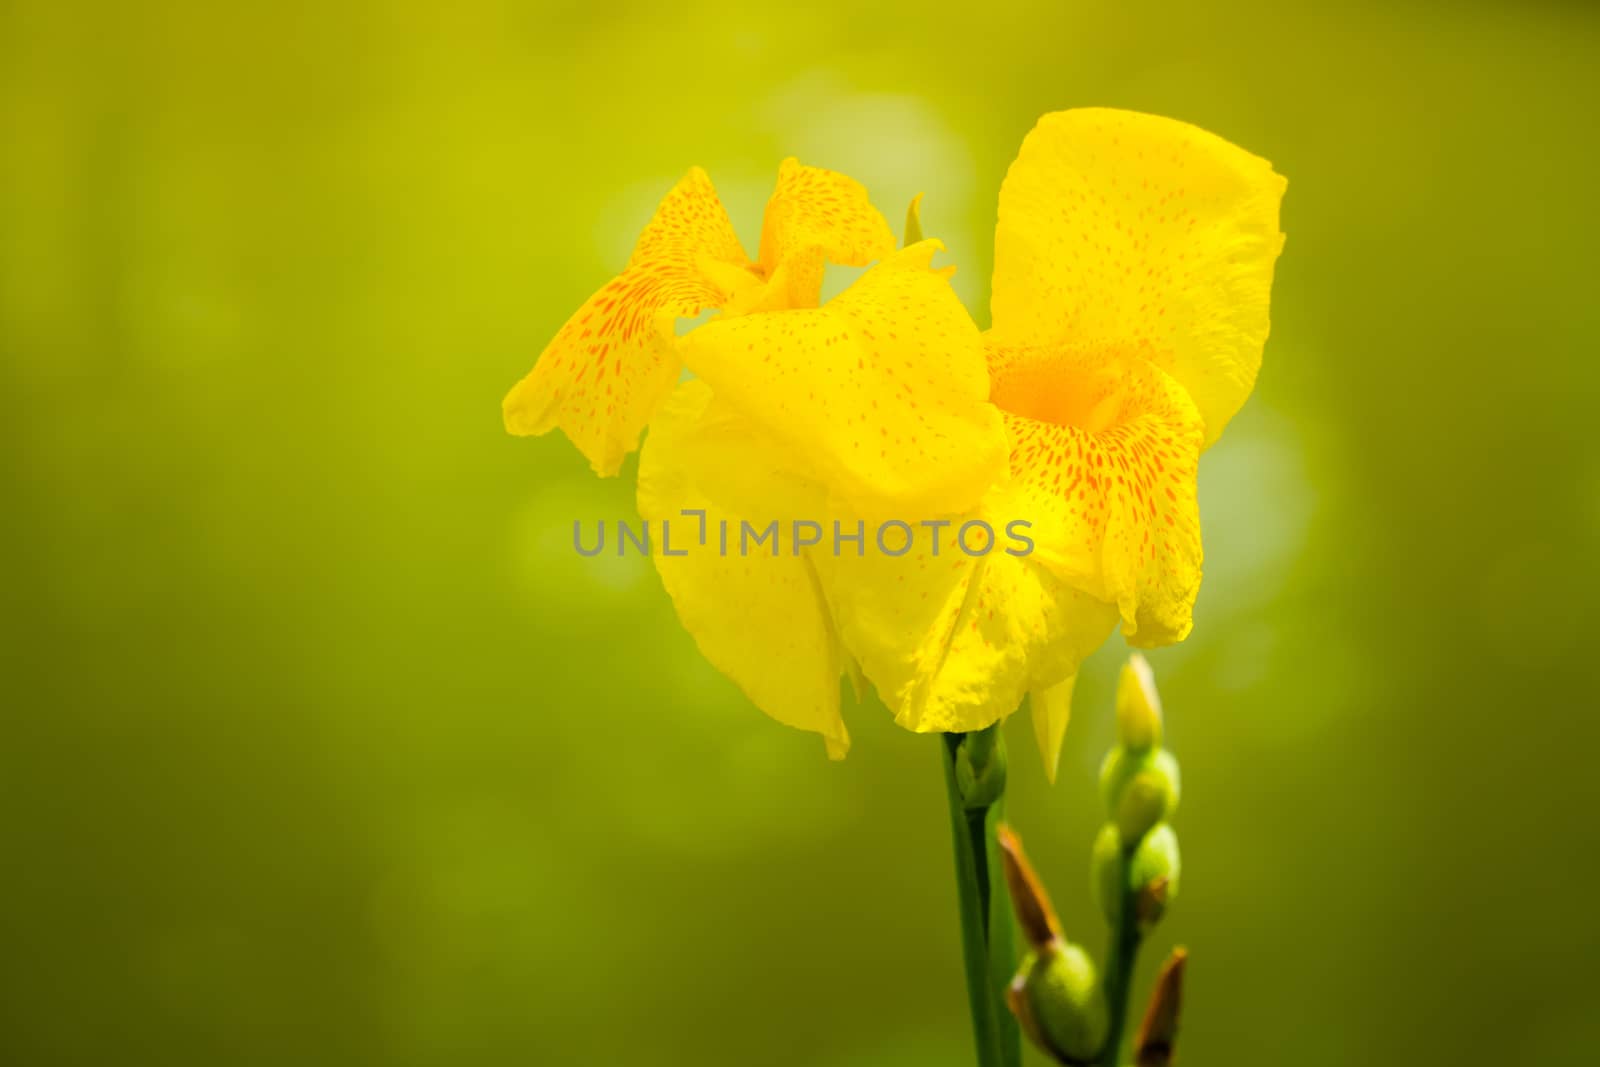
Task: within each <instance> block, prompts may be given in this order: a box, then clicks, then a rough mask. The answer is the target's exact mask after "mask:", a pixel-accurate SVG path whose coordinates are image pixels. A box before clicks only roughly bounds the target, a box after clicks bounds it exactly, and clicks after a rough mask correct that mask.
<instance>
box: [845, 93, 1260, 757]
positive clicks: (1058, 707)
mask: <svg viewBox="0 0 1600 1067" xmlns="http://www.w3.org/2000/svg"><path fill="white" fill-rule="evenodd" d="M1284 186H1285V182H1284V179H1283V178H1282V177H1280V176H1279V175H1277V174H1275V173H1274V172H1273V170H1272V167H1271V165H1270V164H1269V163H1268V162H1267V161H1265V160H1263V159H1259V158H1257V157H1256V156H1253V155H1251V154H1249V153H1248V152H1245V151H1243V150H1242V149H1239V148H1237V147H1235V146H1233V145H1231V144H1229V143H1228V142H1226V141H1224V140H1222V139H1221V138H1218V137H1216V136H1214V135H1212V134H1210V133H1207V132H1205V131H1203V130H1200V129H1197V128H1195V127H1193V126H1189V125H1187V124H1184V123H1181V122H1177V121H1174V120H1171V119H1164V118H1158V117H1155V116H1150V115H1142V114H1136V113H1132V112H1124V111H1112V110H1104V109H1087V110H1077V111H1066V112H1059V113H1056V114H1051V115H1047V116H1045V117H1044V118H1043V119H1041V120H1040V121H1039V123H1038V125H1037V126H1035V128H1034V129H1033V130H1032V132H1030V133H1029V134H1028V136H1027V137H1026V138H1025V139H1024V141H1023V144H1022V149H1021V151H1020V153H1019V154H1018V157H1017V159H1016V161H1015V162H1014V163H1013V164H1012V166H1011V169H1010V171H1009V172H1008V173H1007V175H1006V178H1005V181H1004V183H1003V185H1002V186H1001V190H1000V211H999V224H998V226H997V228H996V232H995V269H994V281H993V293H992V313H993V316H992V317H993V326H992V328H991V329H990V330H989V331H988V332H987V333H986V334H985V335H984V338H983V344H984V349H985V353H986V357H987V364H988V370H989V375H990V378H991V390H990V399H991V400H992V402H993V403H994V405H995V407H996V408H998V409H999V412H1000V415H1001V418H1002V419H1003V421H1004V424H1005V428H1006V437H1007V441H1008V448H1009V468H1010V478H1009V480H1008V481H1006V482H1005V483H1004V484H1002V485H1000V486H997V487H996V488H995V489H994V491H992V492H991V493H990V494H989V495H988V496H987V497H986V498H985V500H984V501H983V503H982V505H981V507H980V509H979V510H977V511H975V512H973V513H971V515H969V516H964V517H963V516H958V517H956V519H955V522H956V523H958V524H959V523H960V522H961V521H963V520H964V518H970V517H972V516H985V515H987V516H991V517H995V518H1000V519H1003V520H1009V519H1013V518H1022V519H1026V520H1027V521H1029V522H1031V524H1032V527H1031V531H1032V532H1031V536H1032V538H1033V539H1034V541H1035V545H1036V548H1035V551H1034V552H1033V553H1032V554H1030V555H1028V556H1026V557H1023V558H1017V557H1013V556H1009V555H1006V554H1004V553H990V554H988V555H985V556H983V557H982V558H980V559H977V560H974V559H970V558H967V557H965V556H964V555H962V554H961V553H959V552H952V551H950V548H951V546H949V545H947V546H946V550H945V552H944V553H943V555H942V557H935V556H934V555H933V554H932V553H931V552H928V553H925V554H923V555H922V556H921V557H902V558H897V559H888V558H882V557H881V556H879V557H875V556H874V555H873V554H871V553H869V554H867V555H866V556H865V557H855V556H852V555H846V556H842V557H839V558H831V559H828V560H827V561H826V566H825V567H824V568H823V571H822V578H823V582H824V585H825V588H826V589H827V595H828V598H829V602H830V605H831V607H832V608H833V617H834V623H835V627H836V630H837V632H838V634H839V638H840V642H841V644H842V645H843V646H844V647H845V648H847V649H848V650H849V651H850V652H851V653H852V654H853V655H854V656H855V657H856V659H857V660H858V661H859V663H860V665H861V668H862V670H863V671H864V672H865V674H866V676H867V677H868V678H870V679H871V680H872V681H873V682H874V684H875V685H876V686H877V689H878V692H879V693H880V695H882V696H883V698H884V700H885V702H886V703H887V704H888V705H889V707H890V708H891V709H893V710H894V711H895V713H896V717H897V719H898V721H900V722H901V723H902V724H903V725H905V726H908V727H910V728H911V729H915V730H947V731H951V730H972V729H977V728H981V727H984V726H987V725H988V724H990V723H992V722H994V721H996V720H997V719H999V718H1002V717H1004V716H1006V715H1008V714H1009V713H1010V712H1011V711H1012V709H1013V708H1015V707H1016V705H1017V703H1018V702H1019V701H1020V700H1021V697H1022V695H1023V694H1024V693H1025V692H1026V693H1031V694H1032V706H1033V718H1034V725H1035V730H1036V733H1037V735H1038V740H1039V744H1040V748H1041V751H1042V753H1043V754H1044V758H1045V764H1046V768H1047V771H1048V772H1049V774H1050V775H1051V776H1052V777H1053V776H1054V773H1055V764H1056V760H1057V757H1058V754H1059V750H1060V741H1061V736H1062V733H1063V731H1064V730H1065V726H1066V720H1067V716H1068V713H1069V710H1070V704H1071V690H1072V684H1073V680H1074V678H1075V675H1076V670H1077V666H1078V664H1079V662H1080V661H1081V660H1082V659H1083V657H1084V656H1086V655H1087V654H1088V653H1089V652H1090V651H1092V650H1093V649H1094V648H1095V647H1096V646H1097V645H1099V644H1100V643H1101V641H1102V640H1103V639H1104V638H1105V637H1106V636H1107V635H1108V634H1109V632H1110V631H1111V629H1112V628H1113V627H1114V626H1115V625H1116V623H1117V621H1118V620H1119V619H1120V621H1121V624H1122V631H1123V633H1124V635H1125V636H1126V638H1127V639H1128V641H1129V642H1130V643H1131V644H1134V645H1136V646H1140V647H1146V648H1148V647H1155V646H1159V645H1165V644H1170V643H1172V642H1175V641H1181V640H1182V639H1183V638H1184V637H1185V636H1187V635H1188V633H1189V630H1190V626H1191V616H1192V611H1193V606H1194V600H1195V596H1196V594H1197V593H1198V591H1199V587H1200V574H1201V559H1202V554H1201V545H1200V521H1199V509H1198V505H1197V500H1196V485H1195V479H1196V474H1197V470H1198V464H1199V459H1200V454H1201V452H1203V451H1204V450H1205V449H1206V448H1207V447H1209V446H1210V445H1211V444H1212V443H1214V442H1215V441H1216V440H1217V438H1218V437H1219V436H1220V435H1221V434H1222V432H1223V429H1224V428H1225V427H1226V426H1227V423H1228V420H1229V419H1231V418H1232V417H1233V415H1234V413H1235V412H1237V411H1238V410H1239V408H1240V406H1241V405H1243V403H1244V401H1245V399H1246V398H1247V397H1248V396H1249V395H1250V391H1251V388H1252V387H1253V385H1254V383H1255V378H1256V373H1257V370H1258V369H1259V367H1260V364H1261V354H1262V348H1263V346H1264V344H1265V342H1266V339H1267V329H1268V316H1267V309H1268V298H1269V294H1270V291H1271V286H1272V272H1273V265H1274V262H1275V260H1276V259H1277V256H1278V253H1279V251H1280V249H1281V248H1282V244H1283V236H1282V234H1281V233H1280V232H1279V230H1278V205H1279V201H1280V200H1281V198H1282V195H1283V191H1284ZM908 562H910V563H912V564H914V565H913V566H911V567H908V566H907V563H908Z"/></svg>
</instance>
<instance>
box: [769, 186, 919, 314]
mask: <svg viewBox="0 0 1600 1067" xmlns="http://www.w3.org/2000/svg"><path fill="white" fill-rule="evenodd" d="M894 246H895V242H894V235H893V234H892V233H890V232H889V224H888V222H886V221H885V220H884V217H883V215H882V214H880V213H879V211H878V209H877V208H875V207H873V206H872V203H871V202H870V201H869V200H868V199H867V191H866V189H864V188H863V187H862V186H861V183H860V182H858V181H856V180H855V179H853V178H848V177H846V176H845V175H843V174H839V173H837V172H836V171H831V170H824V169H822V168H821V167H807V166H803V165H802V164H801V163H800V162H799V161H798V160H795V159H786V160H784V161H783V165H782V166H780V167H779V168H778V185H777V188H776V189H774V190H773V193H772V198H771V199H770V200H768V201H767V211H766V218H765V219H764V220H763V222H762V228H761V254H760V263H761V268H762V270H763V271H764V272H765V273H766V274H767V275H768V276H769V277H775V276H776V275H777V274H778V272H779V270H780V269H782V270H783V272H784V282H783V288H784V289H785V291H786V292H787V294H788V298H787V302H786V304H785V305H784V306H787V307H815V306H816V304H817V299H818V295H819V293H820V291H821V289H822V267H823V261H824V260H827V261H829V262H832V263H839V264H842V265H844V266H851V267H864V266H866V265H867V264H868V263H871V262H872V261H873V260H875V259H880V258H882V257H883V256H886V255H888V254H889V253H890V252H892V251H893V250H894Z"/></svg>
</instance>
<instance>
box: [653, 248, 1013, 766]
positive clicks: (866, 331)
mask: <svg viewBox="0 0 1600 1067" xmlns="http://www.w3.org/2000/svg"><path fill="white" fill-rule="evenodd" d="M941 247H942V246H941V245H940V244H939V242H937V241H924V242H922V243H920V244H917V245H914V246H912V247H910V248H907V249H903V250H902V251H900V252H897V253H895V254H894V255H892V256H889V257H887V258H885V259H884V260H883V261H882V262H881V263H879V264H878V265H877V266H875V267H873V268H872V269H871V270H869V271H867V272H866V273H865V274H864V275H862V276H861V278H860V279H858V280H857V281H856V283H855V284H854V285H852V286H851V287H850V288H849V289H847V290H846V291H845V292H843V293H841V294H840V295H839V296H838V297H836V298H835V299H833V300H831V301H829V302H828V303H827V304H826V305H825V306H823V307H821V308H817V309H810V310H789V311H778V312H773V313H770V314H763V315H750V316H746V317H744V318H739V319H731V320H728V321H723V322H714V323H708V324H707V325H705V326H703V327H701V328H700V329H698V330H696V331H694V333H692V334H690V335H689V336H688V337H687V338H685V343H684V346H683V356H684V359H685V361H686V363H687V364H688V366H689V367H690V368H691V369H692V370H693V371H694V372H695V373H696V375H697V376H698V377H697V378H696V380H694V381H690V382H686V383H684V384H683V385H681V386H679V387H678V389H677V390H676V392H675V393H674V394H673V396H672V397H671V399H670V400H669V401H668V402H667V403H666V405H664V407H663V408H662V410H661V412H660V414H659V415H658V416H657V417H656V419H655V420H654V422H653V423H652V425H651V430H650V434H649V436H648V437H647V438H646V440H645V445H644V451H643V453H642V455H641V456H640V461H639V491H638V502H639V513H640V515H641V516H642V517H643V518H644V519H645V520H646V521H647V522H649V523H651V524H652V526H653V527H654V528H656V529H660V524H662V523H671V524H672V531H673V535H674V538H675V539H676V540H677V542H678V545H679V551H681V552H682V554H681V555H675V554H667V553H665V552H661V551H657V552H655V553H654V560H655V564H656V567H657V569H658V571H659V572H660V574H661V577H662V580H663V583H664V584H665V585H666V587H667V591H668V593H669V594H670V595H671V596H672V600H673V604H674V605H675V607H676V608H677V611H678V616H679V618H680V619H681V620H682V622H683V624H684V626H685V628H686V629H688V630H689V632H690V633H691V634H693V635H694V637H695V639H696V641H697V643H698V644H699V646H700V649H701V651H702V652H703V653H704V654H705V655H706V657H707V658H708V659H709V660H710V661H711V662H712V663H713V664H714V665H715V666H716V667H717V668H718V669H720V670H721V671H722V672H723V673H724V674H726V675H728V676H729V677H730V678H731V679H733V680H734V681H735V682H736V683H737V684H738V685H739V686H740V687H741V688H742V689H743V690H744V691H745V693H746V694H747V695H748V696H749V697H750V698H751V700H752V701H753V702H754V703H755V704H756V705H757V706H758V707H760V708H761V709H762V710H763V711H765V712H767V713H768V714H769V715H771V716H773V717H774V718H776V719H778V720H779V721H780V722H785V723H788V724H790V725H792V726H797V727H800V728H802V729H808V730H814V731H816V732H818V733H821V734H822V735H823V738H824V740H825V741H826V742H827V747H828V751H829V753H830V755H833V756H834V757H839V756H843V755H844V753H845V750H846V749H847V748H848V745H849V734H848V732H847V731H846V730H845V727H844V723H843V720H842V719H841V717H840V713H839V678H840V675H841V673H843V672H846V671H849V670H850V669H851V668H852V661H851V657H850V655H849V654H848V653H847V652H846V650H845V649H844V647H843V646H842V645H841V643H840V641H839V637H838V634H837V632H836V631H835V628H834V625H833V613H832V610H831V608H830V606H829V604H828V598H827V596H826V593H825V590H824V587H823V583H822V580H821V578H820V576H819V567H822V566H826V565H827V564H830V563H832V562H833V561H832V559H831V551H832V549H833V547H834V545H835V544H836V543H837V541H836V535H837V534H840V533H842V534H844V535H845V538H846V539H847V542H848V543H850V544H852V545H859V544H864V543H865V542H866V541H869V540H872V539H873V538H874V536H875V528H876V523H874V524H873V528H871V529H869V528H868V524H867V520H866V519H865V518H864V517H863V516H866V515H869V514H870V515H872V516H875V517H882V516H889V515H901V514H907V515H918V514H923V513H940V512H960V511H962V510H963V509H966V508H969V507H972V506H974V505H975V504H976V503H977V502H978V501H979V500H980V499H981V498H982V497H983V496H984V494H985V493H986V492H987V491H988V490H989V487H990V486H992V485H993V484H994V483H995V482H997V481H999V480H1001V479H1003V478H1004V477H1005V472H1006V441H1005V433H1004V430H1003V428H1002V425H1001V421H1000V414H999V412H998V411H996V410H995V409H994V407H993V406H992V405H990V404H989V403H988V401H987V397H988V391H989V381H988V374H987V371H986V370H985V366H984V356H983V345H982V342H981V339H980V337H979V333H978V330H977V327H976V326H974V325H973V323H972V320H971V318H970V317H969V316H968V315H967V312H966V309H965V308H963V307H962V306H961V303H960V301H959V300H957V299H956V297H955V294H954V293H952V292H951V290H950V286H949V282H948V276H949V273H950V271H949V270H934V269H932V268H931V267H930V265H929V261H930V259H931V258H932V256H933V254H934V253H935V251H937V250H938V249H939V248H941ZM686 511H687V512H688V513H689V514H690V515H692V516H693V518H691V519H688V520H686V519H685V513H686ZM835 523H837V524H839V525H838V527H837V528H835V526H834V524H835ZM802 524H804V525H802ZM747 526H748V528H749V529H753V530H755V531H758V532H763V533H765V532H767V531H768V530H769V528H770V531H771V533H770V535H769V537H764V538H762V539H761V540H760V541H758V542H756V543H755V545H754V547H753V548H752V545H751V538H750V536H749V535H748V534H747V533H746V528H747ZM851 539H854V540H851ZM853 550H854V548H853V547H852V548H849V549H847V551H853ZM878 684H879V687H880V689H881V688H882V682H879V683H878Z"/></svg>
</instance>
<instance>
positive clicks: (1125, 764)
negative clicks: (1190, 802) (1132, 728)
mask: <svg viewBox="0 0 1600 1067" xmlns="http://www.w3.org/2000/svg"><path fill="white" fill-rule="evenodd" d="M1178 791H1179V774H1178V761H1177V760H1176V759H1174V758H1173V756H1172V753H1170V752H1168V751H1166V750H1165V749H1156V750H1154V751H1147V752H1133V751H1130V750H1129V749H1127V748H1124V747H1122V746H1120V745H1119V746H1118V747H1116V748H1114V749H1112V750H1111V751H1110V752H1109V753H1108V754H1107V755H1106V759H1105V762H1104V763H1102V764H1101V765H1100V794H1101V796H1102V797H1104V798H1105V802H1106V810H1107V811H1108V812H1109V813H1110V814H1111V818H1112V821H1113V822H1115V823H1116V824H1117V828H1118V830H1120V831H1121V833H1122V842H1123V844H1125V845H1131V844H1133V843H1134V842H1136V841H1138V840H1139V838H1141V837H1143V836H1144V835H1145V834H1146V833H1148V832H1149V831H1150V829H1151V827H1153V826H1155V825H1156V824H1157V823H1160V822H1165V821H1166V820H1168V819H1170V818H1172V814H1173V812H1175V811H1177V810H1178Z"/></svg>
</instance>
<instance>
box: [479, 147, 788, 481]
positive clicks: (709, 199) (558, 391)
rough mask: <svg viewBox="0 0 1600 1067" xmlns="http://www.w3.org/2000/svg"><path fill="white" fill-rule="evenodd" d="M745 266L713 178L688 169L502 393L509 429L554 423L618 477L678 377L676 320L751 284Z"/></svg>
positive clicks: (599, 467) (532, 429) (543, 428)
mask: <svg viewBox="0 0 1600 1067" xmlns="http://www.w3.org/2000/svg"><path fill="white" fill-rule="evenodd" d="M708 264H716V265H718V266H719V267H720V270H719V271H716V272H714V273H708V270H707V269H706V268H707V265H708ZM747 267H748V259H747V258H746V256H745V253H744V251H743V249H742V248H740V246H739V239H738V237H737V236H736V235H735V234H734V232H733V226H732V224H731V223H730V222H729V221H728V215H727V212H726V211H724V210H723V207H722V203H721V201H720V200H718V198H717V193H716V190H715V189H714V188H712V185H711V179H710V178H708V177H707V176H706V173H705V171H703V170H700V169H699V168H698V167H697V168H695V169H693V170H691V171H690V172H689V173H688V175H686V176H685V177H684V179H683V180H682V181H680V182H679V183H678V184H677V186H675V187H674V188H673V190H672V191H671V192H670V193H668V194H667V197H666V199H664V200H663V201H662V202H661V205H660V207H658V208H657V209H656V214H655V217H654V218H653V219H651V221H650V224H649V225H648V226H647V227H646V228H645V231H644V233H643V234H642V235H641V236H640V238H639V241H638V244H637V245H636V246H635V248H634V251H633V256H632V258H631V259H630V260H629V262H628V266H627V269H625V270H624V271H623V272H622V273H621V274H620V275H618V276H617V277H616V278H613V279H612V280H611V281H610V282H608V283H607V284H606V285H605V287H604V288H602V289H601V290H600V291H599V292H597V293H595V294H594V295H593V296H592V297H590V298H589V299H588V300H587V301H586V302H585V303H584V305H583V306H582V307H581V308H579V309H578V312H577V314H575V315H573V316H572V318H570V319H568V320H567V322H566V324H565V325H564V326H562V327H561V329H560V331H559V332H557V334H556V336H555V338H554V339H553V340H552V341H551V342H550V344H549V346H548V347H546V348H545V350H544V353H543V354H542V355H540V357H539V360H538V362H537V363H536V364H535V365H534V368H533V370H532V372H531V373H529V374H528V376H527V377H525V378H524V379H522V381H521V382H519V383H518V384H517V385H516V387H515V388H513V389H512V390H511V392H510V393H509V394H508V395H507V396H506V398H505V403H504V405H503V408H504V416H505V424H506V429H508V430H509V431H511V432H512V433H515V434H544V433H548V432H549V431H550V430H552V429H555V428H557V427H560V428H561V429H562V430H563V431H565V433H566V435H567V436H568V437H569V438H570V439H571V440H572V443H573V444H574V445H576V446H577V447H578V450H579V451H580V452H582V453H583V454H584V456H585V457H586V458H587V459H588V460H589V463H590V465H591V466H592V467H593V468H594V469H595V471H596V473H598V474H601V475H613V474H616V473H617V470H618V468H620V467H621V465H622V460H623V457H624V456H626V455H627V454H628V453H629V452H631V451H633V450H634V449H635V448H637V447H638V442H639V433H640V431H641V430H642V429H643V428H644V425H645V423H646V422H647V421H648V420H649V418H650V416H651V414H652V413H653V412H654V410H655V408H656V405H657V404H659V403H660V401H661V398H662V397H664V396H665V395H666V393H667V392H668V391H669V390H670V389H671V388H672V386H673V384H674V383H675V382H676V381H677V380H678V375H679V371H680V370H681V364H680V361H679V359H678V356H677V353H676V347H675V340H676V336H675V335H676V323H677V320H678V319H679V318H680V317H692V316H694V315H698V314H699V313H700V312H701V311H703V310H704V309H706V308H708V307H718V306H720V305H721V304H722V303H723V302H724V301H725V300H726V299H728V298H729V297H730V296H731V295H733V294H732V292H731V285H732V281H730V279H732V280H734V281H737V280H742V279H744V278H748V279H749V282H750V284H751V285H756V284H757V283H758V280H757V279H756V278H755V276H754V275H753V274H752V273H750V272H749V271H748V270H747Z"/></svg>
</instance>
